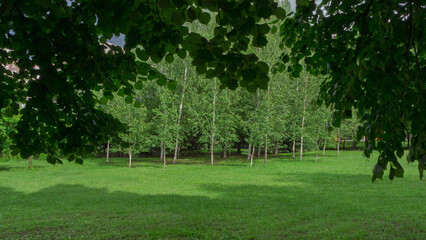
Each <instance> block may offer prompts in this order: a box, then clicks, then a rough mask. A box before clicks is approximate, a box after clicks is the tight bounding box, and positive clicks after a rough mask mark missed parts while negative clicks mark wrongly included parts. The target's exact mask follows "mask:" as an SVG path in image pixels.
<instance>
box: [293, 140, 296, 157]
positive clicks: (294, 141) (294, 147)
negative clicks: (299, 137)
mask: <svg viewBox="0 0 426 240" xmlns="http://www.w3.org/2000/svg"><path fill="white" fill-rule="evenodd" d="M295 157H296V136H294V139H293V158H295Z"/></svg>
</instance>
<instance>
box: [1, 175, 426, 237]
mask: <svg viewBox="0 0 426 240" xmlns="http://www.w3.org/2000/svg"><path fill="white" fill-rule="evenodd" d="M366 177H368V175H341V174H310V175H309V176H303V175H301V174H298V173H294V174H290V175H288V176H281V177H277V181H278V182H280V183H282V185H280V186H277V185H272V186H271V185H256V184H243V185H224V184H203V185H200V186H199V188H200V190H201V191H203V192H205V193H206V194H207V195H202V196H201V195H200V196H196V195H195V196H188V195H184V194H190V193H188V192H187V193H182V195H177V194H155V195H154V194H137V193H129V192H123V191H117V192H109V191H107V190H106V189H103V188H90V187H86V186H83V185H71V184H58V185H55V186H52V187H49V188H45V189H43V190H41V191H38V192H34V193H30V194H23V193H20V192H17V191H14V190H12V189H11V188H5V187H0V199H1V202H2V204H0V239H18V238H19V239H22V238H32V239H34V238H35V239H37V238H38V239H47V238H59V239H62V238H86V239H105V238H107V239H135V238H141V239H160V238H162V239H164V238H167V239H176V238H178V239H195V238H202V239H219V238H222V239H230V238H243V239H250V238H252V239H283V238H301V239H302V238H303V239H305V238H311V239H318V238H336V237H338V236H339V237H341V238H367V239H373V238H375V237H377V236H376V235H375V233H377V232H380V234H381V237H383V238H384V239H390V238H394V237H396V238H405V237H407V238H416V236H424V234H425V233H426V232H425V227H426V226H425V222H424V221H422V220H421V219H424V212H422V211H419V210H417V211H414V212H413V211H411V212H410V214H407V209H415V208H418V207H419V206H420V207H421V206H423V205H420V204H421V203H422V197H421V194H412V195H409V198H408V199H410V201H407V195H406V194H401V193H400V192H391V191H389V189H387V190H386V189H380V188H377V187H376V188H373V190H372V188H371V186H372V185H366V184H364V183H363V181H364V180H365V178H366ZM373 187H374V186H373ZM398 190H400V189H396V191H398ZM419 191H420V190H419ZM402 202H404V207H398V206H400V204H401V203H402ZM413 226H414V227H413ZM325 229H327V231H326V230H325ZM407 234H411V235H407Z"/></svg>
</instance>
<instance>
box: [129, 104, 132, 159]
mask: <svg viewBox="0 0 426 240" xmlns="http://www.w3.org/2000/svg"><path fill="white" fill-rule="evenodd" d="M131 119H132V118H131V112H130V109H129V130H130V124H131V123H132V122H131ZM129 132H130V131H129ZM129 139H130V141H132V140H131V139H132V134H131V133H129ZM131 166H132V145H130V147H129V167H131Z"/></svg>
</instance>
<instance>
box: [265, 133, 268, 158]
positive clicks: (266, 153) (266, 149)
mask: <svg viewBox="0 0 426 240" xmlns="http://www.w3.org/2000/svg"><path fill="white" fill-rule="evenodd" d="M266 163H268V134H266V137H265V164H266Z"/></svg>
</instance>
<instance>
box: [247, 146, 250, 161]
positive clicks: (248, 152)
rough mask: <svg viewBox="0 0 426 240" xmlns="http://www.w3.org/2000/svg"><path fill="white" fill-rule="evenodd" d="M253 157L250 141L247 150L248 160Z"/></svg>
mask: <svg viewBox="0 0 426 240" xmlns="http://www.w3.org/2000/svg"><path fill="white" fill-rule="evenodd" d="M250 158H251V144H250V143H249V147H248V151H247V161H248V160H250Z"/></svg>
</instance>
